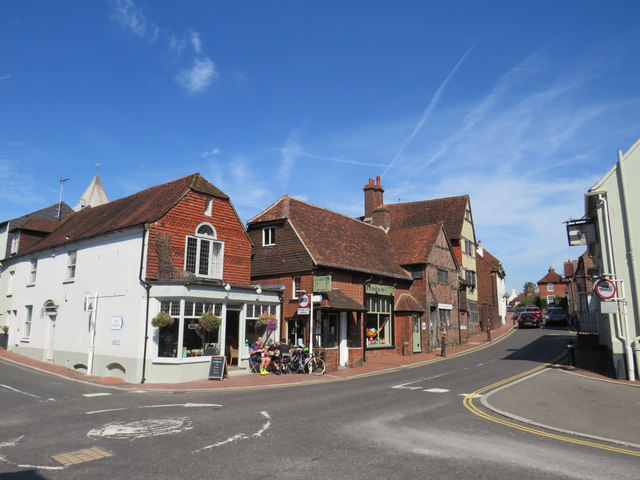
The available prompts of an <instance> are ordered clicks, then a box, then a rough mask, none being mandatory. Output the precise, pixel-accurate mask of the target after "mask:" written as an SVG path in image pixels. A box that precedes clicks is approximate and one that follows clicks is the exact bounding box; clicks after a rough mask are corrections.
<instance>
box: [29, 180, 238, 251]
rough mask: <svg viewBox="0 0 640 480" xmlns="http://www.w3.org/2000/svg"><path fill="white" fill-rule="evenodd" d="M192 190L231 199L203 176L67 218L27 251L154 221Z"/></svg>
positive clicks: (157, 188) (88, 209) (174, 181)
mask: <svg viewBox="0 0 640 480" xmlns="http://www.w3.org/2000/svg"><path fill="white" fill-rule="evenodd" d="M190 189H193V190H196V191H198V192H202V193H208V194H209V195H212V196H216V197H220V198H225V199H226V198H228V197H227V196H226V195H225V194H224V193H222V192H221V191H220V190H219V189H218V188H216V187H214V186H213V185H211V184H210V183H209V182H207V181H206V180H205V179H204V178H202V177H201V176H200V174H199V173H195V174H193V175H189V176H187V177H183V178H179V179H177V180H173V181H172V182H169V183H165V184H162V185H157V186H155V187H151V188H148V189H146V190H142V191H141V192H138V193H135V194H133V195H129V196H128V197H124V198H120V199H118V200H113V201H111V202H109V203H105V204H104V205H99V206H97V207H87V208H85V209H83V210H80V211H79V212H75V213H73V214H72V215H70V216H68V217H67V218H65V219H64V220H63V221H62V222H61V224H60V226H59V227H58V228H57V229H56V230H55V231H53V232H52V233H51V234H49V235H48V236H46V237H45V238H44V239H42V240H41V241H40V242H38V243H37V244H35V245H34V246H33V247H32V248H30V249H29V250H27V251H25V252H21V253H27V252H33V251H37V250H42V249H45V248H50V247H53V246H56V245H63V244H66V243H69V242H75V241H78V240H82V239H86V238H91V237H94V236H96V235H102V234H105V233H109V232H113V231H117V230H122V229H125V228H129V227H133V226H136V225H142V224H144V223H147V222H153V221H155V220H157V219H159V218H161V217H162V216H163V215H164V214H165V213H166V212H167V211H169V210H170V209H171V208H172V207H173V206H174V205H175V204H176V203H177V202H178V201H179V200H180V199H181V198H182V197H183V196H184V195H185V194H186V193H187V192H188V191H189V190H190Z"/></svg>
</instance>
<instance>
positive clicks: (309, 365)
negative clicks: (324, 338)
mask: <svg viewBox="0 0 640 480" xmlns="http://www.w3.org/2000/svg"><path fill="white" fill-rule="evenodd" d="M305 350H307V349H306V348H305V349H302V350H291V359H290V361H289V365H290V368H291V371H292V372H295V373H309V374H311V375H323V374H324V372H325V370H326V369H327V367H326V364H325V363H324V352H323V351H315V352H313V354H311V355H309V352H308V350H307V351H305Z"/></svg>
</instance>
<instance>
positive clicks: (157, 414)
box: [0, 329, 639, 480]
mask: <svg viewBox="0 0 640 480" xmlns="http://www.w3.org/2000/svg"><path fill="white" fill-rule="evenodd" d="M565 345H566V337H565V336H563V335H562V334H559V333H558V332H557V331H550V330H546V329H542V330H538V329H532V330H518V331H516V332H515V333H514V334H513V335H511V336H509V337H508V338H506V339H504V340H502V341H498V342H494V343H493V344H491V345H489V346H488V348H484V349H481V350H478V351H474V352H472V353H467V354H465V355H461V356H458V357H455V358H447V359H445V360H443V361H438V362H434V363H431V364H427V365H423V366H418V367H412V368H408V369H403V370H400V371H396V372H388V373H384V374H378V375H372V376H369V377H364V378H358V379H351V380H346V381H337V382H330V383H322V384H307V385H296V386H290V387H280V388H262V389H252V390H242V391H211V392H205V393H203V392H184V393H159V392H151V391H118V390H112V389H107V388H104V387H98V386H93V385H86V384H82V383H78V382H72V381H67V380H64V379H61V378H58V377H50V376H47V375H43V374H38V373H35V372H32V371H28V370H25V369H22V368H19V367H15V366H12V365H9V364H6V363H2V362H0V375H2V377H1V378H2V381H0V384H2V386H1V387H0V401H1V402H2V405H3V407H4V408H3V409H2V413H1V414H0V427H1V428H0V479H4V478H33V479H37V478H45V479H86V478H92V479H119V478H132V477H135V478H136V479H192V478H217V479H232V478H233V479H237V478H256V477H259V478H268V477H277V478H278V479H296V480H297V479H301V478H331V477H333V478H340V479H358V478H363V479H365V478H366V479H377V478H380V479H382V478H384V479H406V478H444V479H448V478H456V479H458V478H470V479H482V478H491V479H512V478H526V479H538V478H540V479H542V478H544V479H589V478H593V479H602V478H616V479H625V478H629V479H631V478H633V479H636V478H638V472H637V469H638V465H639V462H638V457H634V456H629V455H623V454H620V453H615V452H610V451H606V450H603V449H599V448H592V447H587V446H584V445H576V444H572V443H569V442H565V441H562V440H557V439H551V438H547V437H544V436H539V435H532V434H531V433H528V432H525V431H522V430H520V429H517V428H511V427H509V426H505V425H501V424H498V423H495V422H492V421H488V420H486V419H485V418H482V417H481V416H479V415H477V414H474V413H473V412H471V411H470V409H468V408H466V407H465V405H464V404H463V401H464V399H465V396H466V395H468V394H470V393H472V392H475V391H476V390H479V389H481V388H483V387H485V386H488V385H492V384H494V383H496V382H498V381H500V380H502V379H505V378H509V377H512V376H514V375H517V374H520V373H522V372H526V371H528V370H530V369H532V368H534V367H537V366H540V365H541V364H543V363H544V362H547V361H551V360H552V359H554V358H555V357H557V356H558V354H560V353H562V350H563V349H564V348H565ZM535 394H536V395H539V396H540V397H541V399H542V400H544V391H539V392H535ZM467 398H468V397H467ZM478 405H479V408H482V407H481V405H480V403H479V402H478ZM576 414H577V415H579V412H576ZM552 417H553V413H552V412H550V416H549V418H550V419H552ZM594 421H597V419H594ZM87 450H89V452H88V453H89V454H90V455H93V458H88V457H83V456H82V454H81V453H76V454H75V455H74V454H72V455H67V456H66V457H65V456H62V457H61V456H60V455H63V454H69V453H73V452H80V451H87ZM98 457H99V458H98ZM56 460H58V461H56ZM61 460H62V463H61ZM64 462H66V463H70V464H69V465H66V466H65V465H64ZM74 462H75V463H74Z"/></svg>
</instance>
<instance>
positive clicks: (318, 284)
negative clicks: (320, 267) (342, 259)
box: [313, 275, 331, 292]
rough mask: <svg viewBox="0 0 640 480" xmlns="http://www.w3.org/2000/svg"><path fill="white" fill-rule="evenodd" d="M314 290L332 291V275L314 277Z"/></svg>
mask: <svg viewBox="0 0 640 480" xmlns="http://www.w3.org/2000/svg"><path fill="white" fill-rule="evenodd" d="M313 291H314V292H330V291H331V275H324V276H322V277H313Z"/></svg>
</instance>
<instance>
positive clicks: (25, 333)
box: [22, 305, 33, 341]
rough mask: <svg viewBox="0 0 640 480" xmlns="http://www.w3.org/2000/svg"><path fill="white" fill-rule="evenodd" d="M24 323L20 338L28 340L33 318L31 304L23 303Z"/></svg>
mask: <svg viewBox="0 0 640 480" xmlns="http://www.w3.org/2000/svg"><path fill="white" fill-rule="evenodd" d="M24 308H25V316H24V325H23V328H22V340H23V341H25V340H29V337H30V336H31V322H32V320H33V305H25V307H24Z"/></svg>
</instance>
